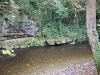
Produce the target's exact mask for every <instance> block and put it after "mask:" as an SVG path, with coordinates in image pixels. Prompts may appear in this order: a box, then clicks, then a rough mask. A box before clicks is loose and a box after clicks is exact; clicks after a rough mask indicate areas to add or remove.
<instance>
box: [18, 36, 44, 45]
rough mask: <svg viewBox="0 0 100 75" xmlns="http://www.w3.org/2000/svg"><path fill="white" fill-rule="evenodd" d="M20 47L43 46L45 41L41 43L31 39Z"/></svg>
mask: <svg viewBox="0 0 100 75" xmlns="http://www.w3.org/2000/svg"><path fill="white" fill-rule="evenodd" d="M20 45H27V46H43V45H44V41H39V40H38V39H36V38H32V39H29V40H27V41H24V42H22V43H21V44H20Z"/></svg>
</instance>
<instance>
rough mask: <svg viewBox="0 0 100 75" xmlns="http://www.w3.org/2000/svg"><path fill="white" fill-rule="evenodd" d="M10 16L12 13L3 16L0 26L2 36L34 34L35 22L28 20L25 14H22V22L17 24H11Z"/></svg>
mask: <svg viewBox="0 0 100 75" xmlns="http://www.w3.org/2000/svg"><path fill="white" fill-rule="evenodd" d="M10 16H12V15H8V16H7V15H5V16H4V20H3V26H2V36H16V37H19V36H25V37H26V36H34V35H35V22H34V21H32V20H29V19H28V16H27V15H24V18H23V20H22V23H21V24H18V23H17V26H14V25H12V24H13V23H12V20H13V18H11V17H10ZM10 18H11V19H10ZM13 21H14V20H13Z"/></svg>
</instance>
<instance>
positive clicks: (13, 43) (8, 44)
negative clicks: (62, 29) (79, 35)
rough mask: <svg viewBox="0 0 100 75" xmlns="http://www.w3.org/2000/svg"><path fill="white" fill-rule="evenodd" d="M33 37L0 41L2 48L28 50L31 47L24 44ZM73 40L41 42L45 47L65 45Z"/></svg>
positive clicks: (62, 39) (61, 39)
mask: <svg viewBox="0 0 100 75" xmlns="http://www.w3.org/2000/svg"><path fill="white" fill-rule="evenodd" d="M32 38H33V37H27V38H16V39H10V40H1V41H0V48H7V49H9V48H15V49H16V48H26V47H30V46H29V45H26V44H23V42H26V41H28V40H30V39H32ZM70 41H71V39H68V38H59V39H49V40H41V41H39V42H42V43H43V44H42V45H41V46H44V45H55V44H63V43H68V42H70Z"/></svg>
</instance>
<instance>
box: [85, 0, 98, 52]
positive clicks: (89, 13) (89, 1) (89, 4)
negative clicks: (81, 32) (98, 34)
mask: <svg viewBox="0 0 100 75" xmlns="http://www.w3.org/2000/svg"><path fill="white" fill-rule="evenodd" d="M86 29H87V36H88V39H89V44H90V46H91V49H92V51H93V50H94V45H95V36H94V34H93V31H95V30H96V0H86Z"/></svg>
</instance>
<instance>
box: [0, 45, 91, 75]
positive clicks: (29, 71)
mask: <svg viewBox="0 0 100 75" xmlns="http://www.w3.org/2000/svg"><path fill="white" fill-rule="evenodd" d="M15 53H16V56H15V57H12V58H9V57H2V59H0V75H52V74H51V73H52V72H54V71H57V70H59V69H63V68H66V66H68V65H70V64H75V63H79V62H83V61H93V56H92V52H91V49H90V46H89V45H88V44H75V45H67V44H64V45H57V46H45V47H32V48H27V49H18V50H16V51H15Z"/></svg>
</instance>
